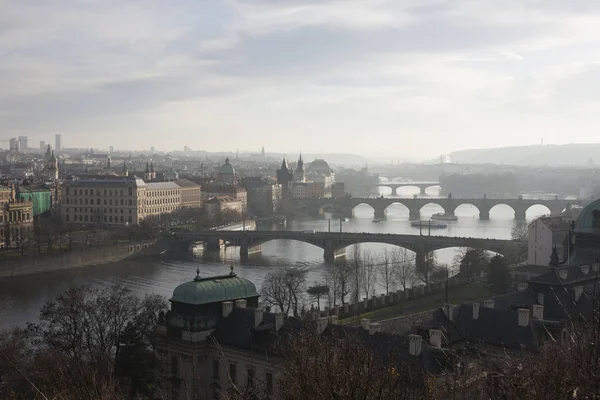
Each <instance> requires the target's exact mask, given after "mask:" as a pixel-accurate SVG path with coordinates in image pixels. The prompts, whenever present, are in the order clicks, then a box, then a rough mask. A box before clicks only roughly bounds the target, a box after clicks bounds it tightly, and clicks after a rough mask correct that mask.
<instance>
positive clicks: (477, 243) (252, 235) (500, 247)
mask: <svg viewBox="0 0 600 400" xmlns="http://www.w3.org/2000/svg"><path fill="white" fill-rule="evenodd" d="M173 240H174V243H175V244H177V245H178V246H180V249H181V250H183V249H185V250H187V249H188V248H189V246H190V245H191V244H192V243H194V242H204V243H205V244H206V245H207V246H208V248H210V247H218V246H219V245H220V244H221V243H227V244H229V245H233V246H239V247H240V258H241V259H242V260H247V258H248V255H249V254H251V253H253V252H259V251H261V250H260V249H261V247H260V246H261V245H262V244H263V243H266V242H269V241H271V240H296V241H299V242H304V243H309V244H312V245H314V246H317V247H320V248H321V249H323V250H324V253H323V256H324V258H325V261H327V262H333V261H334V260H335V258H336V257H339V256H342V255H345V253H346V252H345V249H346V247H348V246H350V245H353V244H360V243H385V244H391V245H395V246H400V247H404V248H406V249H408V250H411V251H414V252H415V254H416V264H417V266H423V265H425V259H426V255H427V254H428V253H429V252H432V251H435V250H440V249H445V248H449V247H470V248H475V249H482V250H489V251H493V252H496V253H500V254H505V253H506V252H510V251H514V250H515V249H517V250H520V251H525V250H527V242H524V241H514V240H501V239H480V238H469V237H451V236H423V235H396V234H386V233H351V232H340V233H337V232H335V233H334V232H315V233H307V232H296V231H214V230H209V231H198V232H176V233H174V234H173Z"/></svg>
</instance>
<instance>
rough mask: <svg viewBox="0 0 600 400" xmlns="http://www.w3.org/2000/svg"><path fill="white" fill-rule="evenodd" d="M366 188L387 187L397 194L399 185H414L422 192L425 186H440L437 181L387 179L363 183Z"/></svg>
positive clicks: (393, 193) (425, 188)
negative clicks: (386, 180) (385, 180)
mask: <svg viewBox="0 0 600 400" xmlns="http://www.w3.org/2000/svg"><path fill="white" fill-rule="evenodd" d="M364 186H365V187H368V188H371V189H373V188H376V187H387V188H390V189H392V195H396V194H397V190H398V188H401V187H416V188H419V193H424V192H425V190H427V188H430V187H435V186H440V183H439V182H397V181H389V182H379V183H372V184H367V185H364Z"/></svg>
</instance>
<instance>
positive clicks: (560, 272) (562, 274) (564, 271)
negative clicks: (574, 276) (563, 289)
mask: <svg viewBox="0 0 600 400" xmlns="http://www.w3.org/2000/svg"><path fill="white" fill-rule="evenodd" d="M567 276H569V270H568V269H566V268H563V269H559V270H558V277H559V278H560V279H561V280H563V281H565V280H567Z"/></svg>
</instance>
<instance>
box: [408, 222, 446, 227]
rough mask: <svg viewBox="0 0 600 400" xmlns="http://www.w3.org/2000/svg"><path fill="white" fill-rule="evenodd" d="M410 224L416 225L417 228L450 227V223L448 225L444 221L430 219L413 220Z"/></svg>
mask: <svg viewBox="0 0 600 400" xmlns="http://www.w3.org/2000/svg"><path fill="white" fill-rule="evenodd" d="M410 226H412V227H415V228H427V229H429V228H435V229H443V228H446V227H448V225H446V224H445V223H443V222H440V221H432V220H428V221H412V222H411V223H410Z"/></svg>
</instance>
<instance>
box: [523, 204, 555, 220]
mask: <svg viewBox="0 0 600 400" xmlns="http://www.w3.org/2000/svg"><path fill="white" fill-rule="evenodd" d="M532 208H533V210H532ZM558 208H560V211H558ZM564 209H565V207H563V206H559V207H557V210H555V211H554V212H552V210H551V209H550V207H548V206H547V205H545V204H541V203H540V204H532V205H530V206H529V207H527V208H526V209H525V215H529V216H531V217H533V218H538V217H541V216H548V215H552V214H560V213H561V212H563V211H564Z"/></svg>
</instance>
